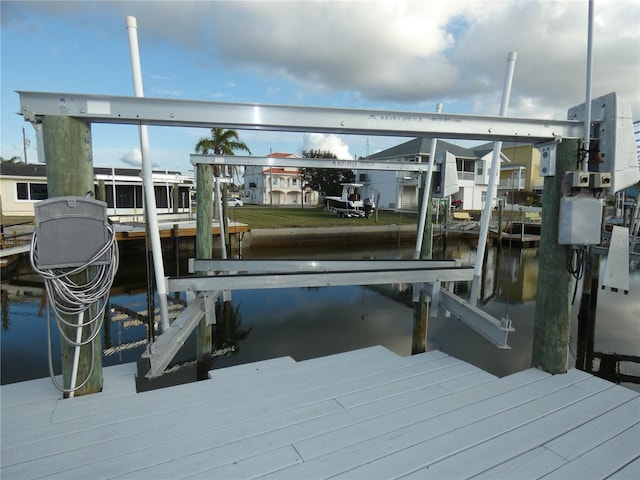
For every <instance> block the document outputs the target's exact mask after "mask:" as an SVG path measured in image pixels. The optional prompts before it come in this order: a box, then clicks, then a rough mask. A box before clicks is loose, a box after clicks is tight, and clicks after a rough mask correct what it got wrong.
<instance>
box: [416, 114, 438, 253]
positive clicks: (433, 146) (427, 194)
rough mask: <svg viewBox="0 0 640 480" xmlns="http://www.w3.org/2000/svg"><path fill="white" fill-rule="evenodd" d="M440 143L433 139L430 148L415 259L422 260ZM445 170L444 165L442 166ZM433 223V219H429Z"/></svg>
mask: <svg viewBox="0 0 640 480" xmlns="http://www.w3.org/2000/svg"><path fill="white" fill-rule="evenodd" d="M440 112H442V104H441V103H438V104H437V105H436V113H440ZM437 143H438V139H437V138H432V139H431V147H430V148H429V167H428V168H427V179H426V180H425V184H424V191H423V192H422V207H421V208H420V219H419V221H418V232H417V236H416V251H415V253H414V255H413V258H415V259H418V258H420V252H421V250H422V239H423V238H424V226H425V224H426V218H427V202H428V201H429V197H430V193H431V179H432V178H433V164H434V161H435V156H436V145H437ZM442 168H443V169H444V164H443V165H442ZM429 221H431V219H429Z"/></svg>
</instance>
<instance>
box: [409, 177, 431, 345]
mask: <svg viewBox="0 0 640 480" xmlns="http://www.w3.org/2000/svg"><path fill="white" fill-rule="evenodd" d="M425 181H426V179H425V176H424V175H423V180H422V186H421V188H420V201H419V202H418V211H421V209H422V193H421V192H424V188H425ZM431 199H432V197H431V193H430V194H429V199H428V200H427V215H426V221H425V222H424V235H423V236H422V245H421V247H420V259H421V260H425V259H430V258H431V248H432V244H431V234H432V230H433V219H432V217H433V202H432V201H431ZM428 327H429V300H428V299H427V298H426V296H425V294H424V291H422V290H421V291H420V297H419V299H418V301H417V302H414V304H413V333H412V335H411V354H412V355H415V354H418V353H424V352H426V351H427V330H428Z"/></svg>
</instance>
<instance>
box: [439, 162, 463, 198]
mask: <svg viewBox="0 0 640 480" xmlns="http://www.w3.org/2000/svg"><path fill="white" fill-rule="evenodd" d="M434 160H435V161H434V163H435V166H437V167H439V168H438V170H437V171H434V172H433V173H434V176H433V197H434V198H445V197H448V196H449V195H452V194H454V193H456V192H457V191H458V190H460V187H459V186H458V169H457V167H456V157H455V155H453V154H451V153H449V152H447V151H443V152H438V153H437V154H436V157H435V159H434Z"/></svg>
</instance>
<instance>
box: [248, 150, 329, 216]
mask: <svg viewBox="0 0 640 480" xmlns="http://www.w3.org/2000/svg"><path fill="white" fill-rule="evenodd" d="M269 156H270V157H273V158H302V157H301V156H300V155H297V154H295V153H272V154H271V155H269ZM303 200H304V204H305V205H317V204H318V192H317V191H315V190H313V189H312V188H310V187H309V186H307V185H305V184H304V182H303V178H302V173H301V172H300V169H299V168H297V167H264V166H256V165H251V166H247V167H245V171H244V192H243V196H242V201H243V202H244V203H250V204H256V205H300V204H301V202H302V201H303Z"/></svg>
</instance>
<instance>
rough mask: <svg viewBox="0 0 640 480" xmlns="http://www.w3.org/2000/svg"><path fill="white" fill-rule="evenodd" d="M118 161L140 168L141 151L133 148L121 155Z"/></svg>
mask: <svg viewBox="0 0 640 480" xmlns="http://www.w3.org/2000/svg"><path fill="white" fill-rule="evenodd" d="M120 161H121V162H122V163H124V164H125V165H129V166H131V167H136V168H140V167H141V166H142V153H141V152H140V149H139V148H134V149H132V150H129V151H128V152H127V153H125V154H124V155H122V157H121V158H120Z"/></svg>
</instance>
